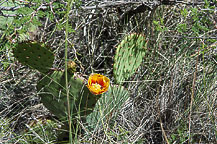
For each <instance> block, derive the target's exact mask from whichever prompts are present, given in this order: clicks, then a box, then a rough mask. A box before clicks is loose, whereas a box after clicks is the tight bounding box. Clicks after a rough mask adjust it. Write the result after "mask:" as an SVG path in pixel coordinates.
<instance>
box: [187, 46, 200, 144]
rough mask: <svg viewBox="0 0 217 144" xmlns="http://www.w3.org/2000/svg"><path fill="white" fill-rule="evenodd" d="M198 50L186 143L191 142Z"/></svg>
mask: <svg viewBox="0 0 217 144" xmlns="http://www.w3.org/2000/svg"><path fill="white" fill-rule="evenodd" d="M199 52H200V50H198V55H197V61H196V66H195V72H194V79H193V82H192V93H191V103H190V112H189V125H188V131H189V136H188V143H191V115H192V107H193V102H194V89H195V82H196V76H197V65H198V61H199V60H198V57H199Z"/></svg>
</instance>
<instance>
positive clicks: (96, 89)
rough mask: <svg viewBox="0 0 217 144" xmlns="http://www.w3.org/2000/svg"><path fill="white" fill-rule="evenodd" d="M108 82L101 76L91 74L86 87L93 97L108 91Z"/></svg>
mask: <svg viewBox="0 0 217 144" xmlns="http://www.w3.org/2000/svg"><path fill="white" fill-rule="evenodd" d="M109 83H110V80H109V78H107V77H106V76H103V75H101V74H91V75H90V76H89V79H88V84H87V87H88V89H89V90H90V92H91V93H92V94H94V95H99V94H102V93H104V92H106V91H108V88H109Z"/></svg>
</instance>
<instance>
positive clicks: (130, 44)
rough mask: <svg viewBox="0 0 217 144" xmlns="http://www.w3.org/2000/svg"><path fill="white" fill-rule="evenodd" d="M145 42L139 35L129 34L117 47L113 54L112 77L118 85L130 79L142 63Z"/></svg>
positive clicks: (145, 46)
mask: <svg viewBox="0 0 217 144" xmlns="http://www.w3.org/2000/svg"><path fill="white" fill-rule="evenodd" d="M146 48H147V42H146V41H145V37H144V36H143V35H141V34H131V35H128V36H126V37H125V39H124V40H122V41H121V43H120V44H119V45H118V47H117V50H116V54H115V63H114V76H115V80H116V82H117V83H118V84H120V83H121V82H122V81H125V80H126V79H128V78H130V77H131V76H132V75H133V74H134V73H135V71H136V70H137V68H138V67H139V66H140V64H141V63H142V59H143V58H144V56H145V51H146Z"/></svg>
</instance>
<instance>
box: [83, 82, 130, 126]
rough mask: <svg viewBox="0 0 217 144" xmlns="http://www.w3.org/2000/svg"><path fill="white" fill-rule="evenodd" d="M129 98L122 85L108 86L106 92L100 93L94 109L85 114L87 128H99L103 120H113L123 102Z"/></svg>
mask: <svg viewBox="0 0 217 144" xmlns="http://www.w3.org/2000/svg"><path fill="white" fill-rule="evenodd" d="M128 98H129V93H128V91H127V90H126V89H125V88H124V87H123V86H110V88H109V90H108V92H107V93H104V94H102V97H101V98H100V99H99V102H98V103H97V104H96V106H95V108H94V111H93V112H92V113H91V114H90V115H88V116H87V118H86V121H87V123H88V126H87V128H88V129H89V130H91V129H95V128H99V127H101V126H102V124H103V122H107V123H108V121H110V120H111V119H112V120H114V118H115V116H117V114H118V110H120V109H121V107H122V106H123V104H124V103H125V102H126V101H127V99H128Z"/></svg>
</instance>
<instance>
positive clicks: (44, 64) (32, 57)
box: [13, 41, 54, 73]
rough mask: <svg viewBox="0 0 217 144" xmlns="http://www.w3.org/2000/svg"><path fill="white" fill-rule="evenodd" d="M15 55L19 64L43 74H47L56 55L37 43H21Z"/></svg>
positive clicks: (14, 51)
mask: <svg viewBox="0 0 217 144" xmlns="http://www.w3.org/2000/svg"><path fill="white" fill-rule="evenodd" d="M13 53H14V56H15V58H17V60H19V62H21V63H22V64H24V65H28V66H30V67H31V68H33V69H37V70H38V71H40V72H42V73H47V72H48V70H49V69H50V68H51V67H52V65H53V61H54V54H53V53H52V52H51V51H49V50H48V49H47V48H46V47H45V46H43V45H42V44H39V43H37V42H30V41H29V42H23V43H19V44H18V45H17V46H16V47H15V48H14V50H13Z"/></svg>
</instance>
